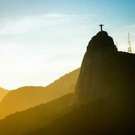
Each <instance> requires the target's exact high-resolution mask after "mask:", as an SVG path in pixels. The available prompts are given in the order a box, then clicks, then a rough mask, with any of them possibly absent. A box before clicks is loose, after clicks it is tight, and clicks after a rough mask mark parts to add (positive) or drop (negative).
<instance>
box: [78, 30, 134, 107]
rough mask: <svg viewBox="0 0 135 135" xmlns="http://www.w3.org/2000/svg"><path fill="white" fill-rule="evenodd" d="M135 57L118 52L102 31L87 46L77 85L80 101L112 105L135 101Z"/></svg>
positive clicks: (110, 39) (111, 40)
mask: <svg viewBox="0 0 135 135" xmlns="http://www.w3.org/2000/svg"><path fill="white" fill-rule="evenodd" d="M134 69H135V55H134V54H128V53H125V52H118V51H117V48H116V46H115V44H114V42H113V39H112V38H111V37H110V36H109V35H108V34H107V32H105V31H102V32H99V33H97V35H96V36H94V37H93V38H92V39H91V41H90V42H89V44H88V47H87V51H86V53H85V56H84V59H83V62H82V66H81V71H80V75H79V79H78V83H77V86H76V94H77V96H78V98H79V100H81V101H97V100H102V101H105V102H108V103H109V102H110V104H114V106H115V105H116V104H119V103H120V102H122V103H124V105H125V103H127V102H131V103H133V102H134V97H135V92H134V90H135V85H134V82H135V70H134Z"/></svg>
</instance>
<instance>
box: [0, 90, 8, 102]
mask: <svg viewBox="0 0 135 135" xmlns="http://www.w3.org/2000/svg"><path fill="white" fill-rule="evenodd" d="M7 93H8V91H7V90H5V89H3V88H0V102H1V100H2V99H3V98H4V97H5V95H6V94H7Z"/></svg>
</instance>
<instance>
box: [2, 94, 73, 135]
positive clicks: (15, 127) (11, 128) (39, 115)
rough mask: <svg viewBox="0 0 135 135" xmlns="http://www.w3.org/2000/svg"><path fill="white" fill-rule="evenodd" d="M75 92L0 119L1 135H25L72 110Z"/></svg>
mask: <svg viewBox="0 0 135 135" xmlns="http://www.w3.org/2000/svg"><path fill="white" fill-rule="evenodd" d="M72 99H73V94H68V95H65V96H63V97H61V98H59V99H56V100H53V101H51V102H49V103H46V104H44V105H39V106H37V107H35V108H31V109H28V110H26V111H23V112H18V113H15V114H13V115H10V116H8V117H7V118H5V119H3V120H1V121H0V135H25V134H27V133H29V132H32V131H35V130H36V129H37V130H38V129H40V128H41V127H44V126H45V125H48V124H49V123H52V122H53V121H54V120H56V119H58V118H60V117H62V116H64V115H65V114H67V113H69V112H70V110H71V107H70V106H71V104H72Z"/></svg>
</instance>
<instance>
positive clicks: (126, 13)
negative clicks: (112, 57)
mask: <svg viewBox="0 0 135 135" xmlns="http://www.w3.org/2000/svg"><path fill="white" fill-rule="evenodd" d="M134 9H135V0H0V86H1V87H4V88H9V89H14V88H17V87H20V86H24V85H43V86H45V85H47V84H49V83H50V82H52V81H54V80H55V79H57V78H59V77H60V76H61V75H63V74H65V73H68V72H69V71H72V70H73V69H76V68H77V67H79V66H80V64H81V61H82V58H83V55H84V53H85V50H86V46H87V43H88V41H89V40H90V39H91V37H92V36H93V35H94V34H96V33H97V32H98V30H99V27H98V25H99V24H100V23H103V24H105V28H104V29H105V30H107V31H108V33H109V34H110V35H111V36H112V37H113V38H114V41H115V43H117V44H118V48H119V49H120V50H125V51H126V50H127V48H128V44H127V35H128V32H130V33H131V41H132V47H133V48H135V14H134Z"/></svg>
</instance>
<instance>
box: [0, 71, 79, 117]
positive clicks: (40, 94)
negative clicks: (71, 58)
mask: <svg viewBox="0 0 135 135" xmlns="http://www.w3.org/2000/svg"><path fill="white" fill-rule="evenodd" d="M78 74H79V69H78V70H75V71H73V72H71V73H69V74H66V75H65V76H63V77H61V78H60V79H58V80H56V81H55V82H54V83H52V84H50V85H49V86H47V87H22V88H19V89H16V90H13V91H9V92H8V93H7V95H6V96H5V97H4V99H3V100H2V101H1V102H0V118H1V119H2V118H4V117H6V116H8V115H10V114H13V113H15V112H20V111H23V110H26V109H28V108H31V107H34V106H37V105H39V104H43V103H47V102H49V101H51V100H54V99H57V98H59V97H61V96H64V95H66V94H69V93H73V92H74V87H75V84H76V81H77V78H78Z"/></svg>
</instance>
